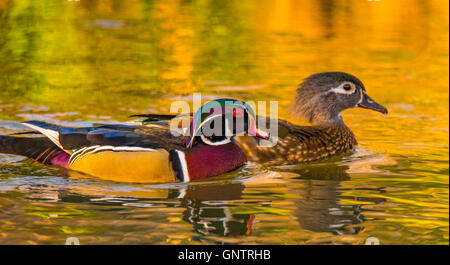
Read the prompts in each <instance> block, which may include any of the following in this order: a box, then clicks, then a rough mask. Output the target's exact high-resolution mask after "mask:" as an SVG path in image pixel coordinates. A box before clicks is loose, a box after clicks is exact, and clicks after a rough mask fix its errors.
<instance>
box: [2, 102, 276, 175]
mask: <svg viewBox="0 0 450 265" xmlns="http://www.w3.org/2000/svg"><path fill="white" fill-rule="evenodd" d="M239 122H242V124H244V126H241V128H240V127H239V126H236V124H238V123H239ZM24 125H26V126H28V127H29V128H31V129H33V130H35V131H37V132H39V133H41V134H43V135H45V136H46V137H18V136H0V152H2V153H10V154H18V155H24V156H27V157H30V158H34V159H35V160H36V161H38V162H41V163H43V164H50V165H56V166H60V167H64V168H69V169H72V170H76V171H79V172H83V173H86V174H88V175H91V176H95V177H97V178H100V179H105V180H112V181H121V182H141V183H162V182H175V181H177V180H178V181H183V182H186V181H192V180H198V179H204V178H208V177H212V176H217V175H221V174H223V173H226V172H229V171H232V170H234V169H236V168H239V167H241V166H242V165H244V163H245V162H246V161H247V158H246V156H245V154H244V153H243V152H242V150H241V149H240V148H239V147H238V146H237V145H236V144H235V143H234V142H233V138H234V136H236V135H239V134H242V133H249V134H252V135H255V136H257V137H263V138H267V137H264V136H261V135H260V134H259V133H258V129H257V128H256V120H255V114H254V112H253V110H252V109H251V107H250V106H248V105H247V104H245V103H243V102H241V101H238V100H229V99H219V100H214V101H210V102H208V103H206V104H205V105H204V106H202V107H201V108H200V110H199V111H198V112H197V113H196V114H195V117H194V119H193V120H192V122H191V125H190V128H191V129H192V130H191V132H190V135H188V136H186V137H181V136H175V135H174V134H173V133H172V132H171V131H170V128H168V127H167V126H159V125H157V124H155V125H154V126H150V127H149V126H142V125H125V124H117V125H98V126H93V127H83V128H71V127H62V126H57V125H53V124H49V123H45V122H40V121H28V122H25V123H24ZM219 125H220V126H219ZM222 125H223V126H222ZM206 128H209V129H210V131H208V132H209V134H206V133H205V132H206V131H207V130H206ZM211 129H212V130H211ZM214 129H217V130H214Z"/></svg>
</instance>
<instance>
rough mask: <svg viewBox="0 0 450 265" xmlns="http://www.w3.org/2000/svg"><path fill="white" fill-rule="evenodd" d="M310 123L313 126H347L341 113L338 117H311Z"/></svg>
mask: <svg viewBox="0 0 450 265" xmlns="http://www.w3.org/2000/svg"><path fill="white" fill-rule="evenodd" d="M310 122H311V124H312V125H313V126H328V127H333V126H345V123H344V120H343V119H342V115H341V113H339V114H338V115H324V114H322V115H316V116H314V117H311V119H310Z"/></svg>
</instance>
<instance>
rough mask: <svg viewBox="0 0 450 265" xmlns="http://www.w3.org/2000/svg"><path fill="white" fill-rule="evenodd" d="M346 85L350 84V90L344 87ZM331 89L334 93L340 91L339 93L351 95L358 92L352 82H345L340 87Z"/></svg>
mask: <svg viewBox="0 0 450 265" xmlns="http://www.w3.org/2000/svg"><path fill="white" fill-rule="evenodd" d="M345 86H350V87H351V88H350V90H348V89H344V87H345ZM330 91H333V92H334V93H338V94H347V95H350V94H353V93H355V92H356V86H355V84H353V83H352V82H344V83H342V84H340V85H339V86H338V87H335V88H332V89H330Z"/></svg>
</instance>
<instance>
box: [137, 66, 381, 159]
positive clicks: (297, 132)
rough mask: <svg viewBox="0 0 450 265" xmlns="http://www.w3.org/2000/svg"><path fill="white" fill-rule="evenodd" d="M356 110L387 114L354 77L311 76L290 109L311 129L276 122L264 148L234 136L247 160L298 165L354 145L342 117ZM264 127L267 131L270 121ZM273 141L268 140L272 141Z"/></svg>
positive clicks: (337, 74)
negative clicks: (268, 141)
mask: <svg viewBox="0 0 450 265" xmlns="http://www.w3.org/2000/svg"><path fill="white" fill-rule="evenodd" d="M356 107H360V108H366V109H371V110H375V111H379V112H381V113H383V114H387V112H388V111H387V109H386V108H385V107H384V106H382V105H380V104H378V103H376V102H375V101H374V100H372V99H371V98H370V97H369V96H368V95H367V93H366V89H365V87H364V85H363V83H362V82H361V81H360V80H359V79H358V78H357V77H355V76H353V75H350V74H347V73H342V72H325V73H318V74H314V75H311V76H309V77H308V78H306V79H305V80H304V82H303V83H302V84H300V86H299V87H298V89H297V94H296V96H295V99H294V103H293V104H292V108H291V110H292V112H293V114H294V115H296V116H299V117H302V118H304V119H306V120H308V121H309V122H310V123H311V124H312V126H299V125H295V124H292V123H290V122H288V121H284V120H278V136H277V139H276V140H277V141H276V145H275V146H273V147H264V144H263V143H264V142H265V141H267V140H265V139H256V138H254V137H247V136H239V137H236V138H235V142H236V144H238V145H239V147H240V148H241V149H242V151H243V152H244V153H245V155H246V157H247V158H248V159H249V160H250V161H255V162H259V163H264V164H266V165H283V164H297V163H303V162H309V161H314V160H319V159H324V158H327V157H330V156H333V155H339V154H342V153H345V152H347V151H349V150H351V149H353V148H354V147H355V146H356V145H357V141H356V138H355V136H354V134H353V132H352V131H351V130H350V129H349V128H348V127H347V126H346V125H345V124H344V121H343V119H342V115H341V112H342V111H344V110H346V109H350V108H356ZM141 116H143V117H146V120H144V122H145V121H149V120H150V121H151V120H152V119H153V118H156V117H159V118H166V119H168V118H173V117H174V116H170V115H152V114H145V115H141ZM259 127H260V128H262V126H259ZM265 128H270V120H269V119H267V124H266V127H265ZM266 133H268V132H266ZM273 138H274V137H271V139H270V140H271V141H273V140H274V139H273ZM266 146H267V145H266Z"/></svg>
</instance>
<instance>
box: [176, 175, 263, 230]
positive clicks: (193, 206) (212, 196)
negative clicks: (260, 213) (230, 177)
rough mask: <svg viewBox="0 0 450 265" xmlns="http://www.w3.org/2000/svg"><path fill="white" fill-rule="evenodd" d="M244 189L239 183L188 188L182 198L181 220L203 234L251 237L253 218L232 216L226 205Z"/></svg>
mask: <svg viewBox="0 0 450 265" xmlns="http://www.w3.org/2000/svg"><path fill="white" fill-rule="evenodd" d="M243 190H244V185H243V184H242V183H230V184H220V185H219V184H215V185H192V186H189V187H188V189H187V190H186V193H185V195H184V197H183V204H184V205H185V207H186V211H185V213H184V217H183V220H185V221H187V222H189V223H191V224H192V225H193V226H194V230H195V231H196V232H197V233H200V234H202V235H218V236H228V237H235V236H244V235H250V234H251V232H252V225H253V221H254V218H255V215H254V214H234V213H232V210H231V208H232V207H231V206H229V204H230V201H234V200H240V199H241V196H242V191H243Z"/></svg>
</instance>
